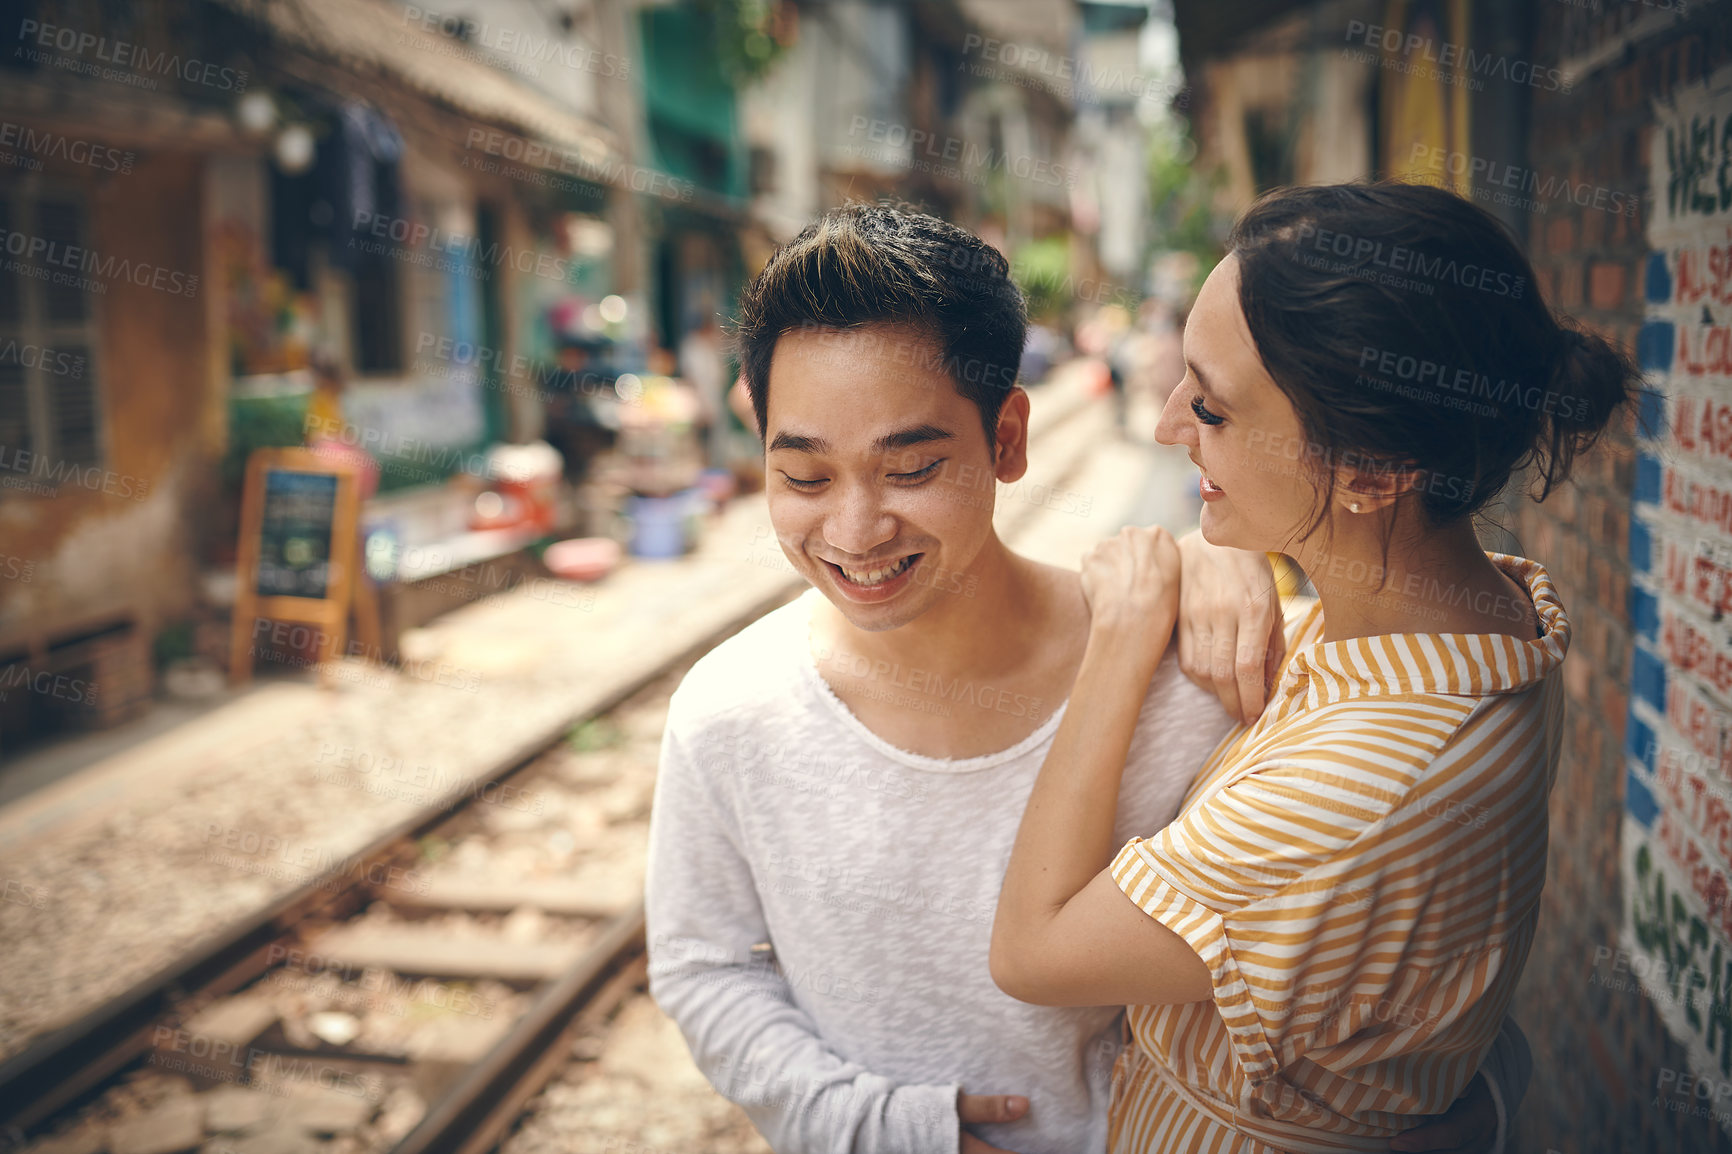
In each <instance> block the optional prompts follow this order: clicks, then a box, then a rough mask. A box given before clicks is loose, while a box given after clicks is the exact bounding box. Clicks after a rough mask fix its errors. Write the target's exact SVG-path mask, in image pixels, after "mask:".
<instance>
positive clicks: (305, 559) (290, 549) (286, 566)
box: [254, 469, 338, 599]
mask: <svg viewBox="0 0 1732 1154" xmlns="http://www.w3.org/2000/svg"><path fill="white" fill-rule="evenodd" d="M337 482H338V478H337V476H336V475H335V474H330V473H299V472H292V471H290V470H288V469H270V470H267V471H266V473H265V501H264V510H263V515H262V518H261V524H260V526H259V563H258V580H257V582H256V583H255V585H254V591H255V592H257V593H258V595H259V596H260V597H317V598H320V599H323V598H324V597H325V596H326V590H327V588H328V586H329V584H330V579H331V521H332V519H333V518H334V517H336V515H337Z"/></svg>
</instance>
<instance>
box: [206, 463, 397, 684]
mask: <svg viewBox="0 0 1732 1154" xmlns="http://www.w3.org/2000/svg"><path fill="white" fill-rule="evenodd" d="M273 473H308V474H315V475H319V476H327V477H335V478H336V479H337V481H336V496H335V499H334V506H333V508H332V513H331V543H330V553H329V556H328V557H327V565H328V568H327V572H326V579H325V596H323V597H285V596H269V595H264V594H261V593H259V591H258V582H259V559H260V544H261V540H262V534H263V531H264V518H265V496H266V490H267V488H268V483H269V479H270V476H271V474H273ZM360 525H361V495H360V477H359V474H358V473H357V472H356V470H355V467H354V466H353V465H351V464H349V463H348V462H346V461H341V460H333V459H331V458H330V457H324V456H320V455H319V454H317V453H314V452H312V451H311V450H309V449H257V450H254V452H253V454H252V456H250V457H248V458H247V475H246V484H245V487H244V488H243V489H242V491H241V529H240V542H239V548H238V549H237V551H236V553H237V556H236V562H235V573H236V576H237V578H238V579H239V585H238V587H237V588H236V590H235V604H234V618H233V622H232V632H231V635H230V644H229V681H230V683H231V684H235V685H242V684H245V683H246V682H248V681H250V680H252V676H253V652H252V649H253V636H254V633H255V627H256V625H257V622H258V621H260V620H261V619H265V620H271V621H293V622H296V623H299V624H306V625H314V626H317V627H318V628H319V629H320V645H319V658H318V660H319V669H320V680H321V683H324V684H328V683H329V674H330V670H331V668H332V666H331V663H332V662H334V661H335V660H336V659H337V658H338V657H340V656H341V655H342V654H343V651H344V649H345V647H346V643H347V640H348V631H349V630H348V626H349V611H350V609H351V607H355V608H358V609H360V610H361V612H360V613H359V616H360V618H361V625H362V631H363V632H367V631H369V630H368V615H367V613H366V612H365V608H366V606H367V605H370V604H372V603H373V602H372V598H371V593H372V587H371V586H370V585H368V584H367V580H366V576H365V575H364V574H362V573H361V572H360V570H359V569H358V568H357V565H358V563H359V560H360V539H361V538H360ZM373 620H374V621H375V622H376V620H377V617H376V615H375V616H374V618H373ZM373 631H376V630H373Z"/></svg>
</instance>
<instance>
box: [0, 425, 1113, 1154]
mask: <svg viewBox="0 0 1732 1154" xmlns="http://www.w3.org/2000/svg"><path fill="white" fill-rule="evenodd" d="M1086 407H1087V406H1086V404H1084V403H1083V402H1082V400H1081V399H1080V398H1072V399H1070V400H1068V401H1066V402H1064V403H1062V404H1061V405H1060V406H1059V407H1058V408H1057V409H1056V410H1055V411H1052V412H1050V413H1048V414H1043V415H1042V416H1043V418H1044V419H1038V420H1037V421H1036V423H1035V427H1034V429H1033V433H1032V439H1033V440H1034V441H1036V442H1041V443H1053V444H1054V447H1053V448H1049V449H1046V450H1044V453H1045V454H1046V455H1044V456H1043V458H1042V459H1041V460H1042V465H1043V468H1042V469H1041V470H1040V473H1039V475H1041V476H1043V477H1044V478H1046V480H1048V481H1051V482H1057V481H1059V480H1062V479H1063V478H1064V477H1065V476H1068V475H1069V474H1070V473H1071V472H1072V471H1073V470H1074V468H1075V466H1076V464H1077V463H1078V462H1079V461H1081V460H1083V459H1084V456H1085V455H1086V454H1087V452H1088V451H1089V446H1090V444H1091V438H1093V437H1095V436H1097V435H1098V434H1096V433H1094V432H1092V431H1091V429H1092V426H1090V425H1089V424H1088V423H1087V422H1083V421H1077V420H1074V419H1073V418H1075V417H1077V416H1078V415H1080V414H1081V413H1082V412H1083V411H1084V410H1085V409H1086ZM1055 466H1056V467H1055ZM1046 504H1047V502H1045V501H1044V500H1034V499H1025V498H1024V497H1018V498H1016V499H1014V500H1007V501H1006V502H1005V503H1004V506H1003V507H1002V508H1001V510H1000V513H1001V516H1000V518H999V527H1000V531H1001V532H1004V533H1006V534H1007V536H1009V537H1010V538H1011V539H1012V540H1014V539H1015V532H1016V531H1017V530H1018V529H1020V528H1022V527H1023V526H1025V525H1027V524H1029V523H1031V522H1033V521H1034V520H1035V519H1036V517H1037V515H1038V514H1039V512H1040V510H1041V509H1042V508H1043V507H1045V505H1046ZM797 588H798V587H795V586H791V587H790V588H789V590H788V592H787V593H786V594H785V595H784V596H782V597H780V598H779V599H777V600H774V601H772V602H771V603H769V604H765V605H762V606H760V607H759V608H758V610H757V611H755V612H753V613H751V614H749V615H748V616H746V617H744V618H742V619H741V620H738V621H736V622H734V623H733V626H732V628H730V629H728V630H724V631H723V634H722V635H725V634H726V633H727V632H732V631H733V630H735V629H738V628H743V627H744V626H745V625H746V624H748V623H749V622H750V621H751V620H754V619H755V618H756V617H757V616H758V615H759V614H761V613H762V612H766V611H768V610H769V609H770V608H773V607H774V605H775V604H779V603H780V602H781V601H785V600H786V599H787V598H788V597H791V596H793V595H794V593H795V592H797ZM720 639H721V635H718V636H712V637H709V638H706V639H704V640H703V641H702V642H701V643H700V644H698V645H695V646H693V648H692V649H691V650H690V651H688V652H687V653H685V654H684V655H682V656H681V657H680V658H679V659H677V660H676V661H674V662H672V663H670V664H669V665H667V666H665V667H663V668H662V669H661V670H659V671H657V672H655V673H653V674H651V675H649V676H647V677H644V678H640V679H638V680H637V681H636V682H635V683H633V684H629V685H622V686H621V687H620V689H619V691H618V693H617V694H615V695H614V697H612V698H611V699H610V700H609V701H607V702H604V703H602V704H601V706H600V707H599V708H598V710H597V711H596V713H595V714H594V715H593V716H592V717H591V718H590V719H589V720H588V721H586V722H584V723H583V724H581V725H579V726H578V727H577V728H575V729H573V730H571V731H569V732H568V733H566V734H562V735H560V736H557V737H555V738H554V739H552V740H550V741H549V742H548V743H547V744H545V745H544V746H542V747H541V748H539V749H537V750H533V751H531V752H529V753H528V754H527V755H525V753H524V752H523V751H522V750H519V751H518V752H516V753H514V754H512V755H509V756H508V757H507V758H506V759H505V760H503V761H501V762H500V763H499V764H498V765H496V766H495V767H493V768H492V769H491V770H490V771H489V772H487V773H484V774H483V775H481V777H480V778H479V779H478V780H477V782H475V783H471V784H470V785H469V786H467V787H465V788H463V789H461V790H458V791H456V792H455V793H454V794H453V795H452V796H451V797H449V798H447V799H445V800H444V801H443V802H442V803H440V804H438V805H436V806H434V807H432V808H430V809H429V810H427V811H424V812H423V813H422V814H420V815H418V816H417V817H415V818H413V819H410V820H409V821H407V822H405V823H404V824H403V825H401V826H399V827H398V828H395V829H391V830H388V831H386V832H385V833H384V834H382V835H381V836H380V837H378V838H377V839H376V840H375V841H374V843H373V844H372V845H370V846H368V847H366V848H365V849H363V850H361V851H360V852H359V853H357V854H355V855H353V856H351V857H348V858H345V859H343V860H341V861H332V862H328V863H321V865H323V867H324V868H322V869H320V870H318V871H317V872H316V874H315V875H314V876H312V878H311V879H310V880H308V881H306V882H305V883H304V884H302V885H300V886H299V888H297V889H296V890H295V891H294V892H292V893H291V894H289V895H288V896H287V897H286V898H284V899H283V900H281V901H279V902H278V903H276V904H275V905H273V906H271V907H270V908H267V909H265V910H263V911H261V912H260V913H259V914H257V915H256V916H254V917H252V918H250V919H248V920H247V921H245V922H244V923H241V924H237V925H235V926H233V927H231V928H229V929H227V930H225V931H224V932H223V933H222V934H221V935H220V936H219V937H217V938H215V939H213V940H210V941H207V942H205V943H203V944H201V945H200V946H199V947H197V948H195V949H193V950H190V951H188V952H187V953H186V954H185V955H184V956H183V957H182V958H181V960H180V961H178V962H177V963H175V964H174V965H173V966H171V967H169V968H167V969H165V970H163V971H160V972H158V973H157V974H155V975H153V976H152V977H150V978H148V979H146V980H144V981H142V982H140V983H138V984H137V985H136V986H134V987H133V988H131V989H130V990H127V991H126V992H125V993H123V994H121V995H120V996H118V997H115V998H113V999H110V1000H109V1001H108V1002H106V1003H105V1004H103V1005H102V1006H100V1007H98V1008H96V1009H94V1010H92V1011H91V1012H90V1013H88V1014H86V1015H85V1016H84V1017H82V1018H81V1019H79V1020H77V1021H75V1022H73V1023H72V1024H70V1025H68V1026H66V1027H64V1028H62V1029H59V1030H57V1031H54V1032H53V1033H50V1034H47V1035H45V1036H43V1037H40V1038H37V1039H36V1040H35V1041H33V1042H32V1043H31V1044H30V1045H29V1046H27V1047H26V1048H25V1049H23V1050H21V1051H19V1052H18V1053H16V1054H15V1055H13V1056H12V1057H11V1058H10V1059H8V1060H6V1061H5V1062H4V1063H0V1154H4V1152H8V1151H12V1150H17V1149H27V1150H29V1151H31V1152H32V1154H35V1152H38V1151H40V1152H41V1154H102V1152H103V1151H107V1152H109V1154H174V1152H176V1151H185V1150H193V1149H198V1150H201V1151H203V1152H205V1154H487V1152H488V1151H491V1150H493V1149H495V1148H496V1147H498V1146H499V1145H500V1143H501V1141H502V1140H504V1139H505V1138H506V1137H507V1135H508V1134H509V1133H510V1132H511V1129H512V1127H513V1125H514V1124H516V1122H517V1121H518V1120H519V1118H520V1117H522V1116H523V1115H524V1113H525V1110H526V1107H529V1106H530V1104H531V1103H532V1101H533V1100H534V1099H535V1098H536V1095H537V1094H538V1092H539V1091H541V1089H542V1088H543V1087H544V1086H546V1085H547V1084H548V1083H549V1081H550V1080H553V1079H556V1078H559V1077H561V1075H562V1070H565V1071H566V1074H567V1076H569V1069H568V1068H569V1067H570V1065H571V1063H572V1061H573V1058H572V1053H573V1042H574V1040H579V1041H582V1042H589V1043H594V1042H596V1041H597V1039H598V1037H599V1036H600V1035H602V1034H604V1033H605V1032H606V1030H607V1029H608V1026H607V1023H608V1021H609V1019H610V1018H611V1017H612V1016H613V1014H614V1013H615V1011H616V1010H617V1009H618V1008H619V1007H621V1006H622V1005H628V1004H630V1003H632V1002H633V1001H634V1000H636V1001H638V1002H642V1001H644V1000H645V995H643V994H642V989H643V986H644V984H645V983H644V972H645V971H644V967H645V957H644V941H643V925H644V915H643V904H642V896H641V895H642V885H641V882H642V866H643V861H644V852H643V851H644V845H645V844H646V843H647V830H648V816H649V803H650V797H651V793H652V790H653V783H654V771H655V760H656V753H657V748H658V747H659V739H660V733H661V728H662V719H663V718H664V717H665V712H666V699H667V697H668V695H669V694H671V692H672V690H673V688H674V686H675V685H677V683H678V680H679V678H680V677H681V676H683V675H684V672H685V670H686V669H688V668H689V667H690V666H691V664H692V663H693V662H695V661H696V660H697V658H698V657H700V656H701V655H702V654H703V653H704V652H707V651H708V650H709V649H710V648H711V647H713V645H714V644H716V643H717V642H718V641H719V640H720ZM358 784H359V783H358ZM258 848H259V847H256V846H255V847H252V851H249V850H248V847H247V846H245V845H242V846H241V847H240V849H241V851H242V852H253V853H254V857H255V858H256V856H257V852H256V851H257V850H258ZM266 851H267V852H268V847H266ZM259 864H260V862H259V861H257V860H251V861H248V862H244V863H241V866H240V868H246V869H248V870H256V869H257V868H258V866H259ZM266 864H268V863H266ZM493 866H497V867H498V868H496V869H490V868H488V867H493ZM586 871H587V872H586ZM634 871H635V872H634ZM582 1048H583V1046H581V1045H580V1046H578V1049H580V1050H581V1049H582ZM693 1073H694V1074H695V1071H693ZM706 1092H707V1091H706ZM724 1105H725V1103H724ZM531 1113H533V1111H531ZM551 1113H554V1114H556V1113H557V1111H552V1112H551ZM730 1125H731V1124H730V1123H729V1122H727V1121H722V1122H717V1123H716V1124H715V1127H714V1128H712V1130H711V1131H710V1133H709V1136H708V1137H707V1138H706V1139H705V1140H706V1141H710V1140H712V1139H717V1138H725V1139H726V1140H725V1141H723V1142H722V1144H721V1145H718V1146H716V1147H715V1148H716V1149H718V1150H720V1149H724V1148H725V1149H729V1150H733V1149H739V1150H742V1151H753V1150H757V1149H759V1146H758V1139H757V1136H756V1134H755V1133H752V1132H751V1131H750V1128H749V1126H748V1125H746V1124H745V1123H744V1122H743V1117H742V1118H741V1119H740V1120H739V1126H740V1127H744V1134H743V1136H742V1135H739V1134H736V1133H734V1132H733V1130H732V1129H730ZM528 1137H529V1138H530V1139H531V1141H530V1146H531V1147H532V1148H539V1147H536V1145H535V1143H536V1141H537V1139H536V1137H535V1135H534V1134H530V1135H528ZM507 1148H508V1149H509V1146H508V1147H507ZM552 1148H561V1147H559V1146H555V1147H552Z"/></svg>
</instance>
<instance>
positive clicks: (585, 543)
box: [541, 537, 620, 581]
mask: <svg viewBox="0 0 1732 1154" xmlns="http://www.w3.org/2000/svg"><path fill="white" fill-rule="evenodd" d="M619 558H620V548H619V542H618V541H615V540H614V539H613V538H611V537H573V538H572V539H571V540H569V541H555V542H554V543H553V544H551V545H549V546H548V547H547V552H546V553H543V554H542V556H541V561H542V564H544V565H546V566H547V567H548V569H549V570H551V571H552V573H553V575H554V576H555V577H562V578H564V579H565V580H567V581H598V580H600V579H601V578H603V577H606V576H607V575H608V574H609V573H611V572H613V568H614V566H616V565H618V564H619Z"/></svg>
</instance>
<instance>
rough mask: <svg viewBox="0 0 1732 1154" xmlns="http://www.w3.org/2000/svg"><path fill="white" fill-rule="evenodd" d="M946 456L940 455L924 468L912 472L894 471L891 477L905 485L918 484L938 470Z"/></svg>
mask: <svg viewBox="0 0 1732 1154" xmlns="http://www.w3.org/2000/svg"><path fill="white" fill-rule="evenodd" d="M944 461H945V458H942V457H940V458H939V459H938V460H936V461H934V462H932V464H930V465H928V466H926V467H925V468H924V469H916V470H914V472H912V473H892V474H890V476H891V478H892V479H894V480H896V481H899V482H901V483H902V484H904V485H918V484H919V483H920V482H922V481H924V480H926V479H928V478H929V477H931V476H932V475H933V474H934V473H936V472H937V471H938V466H940V465H942V464H944Z"/></svg>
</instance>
